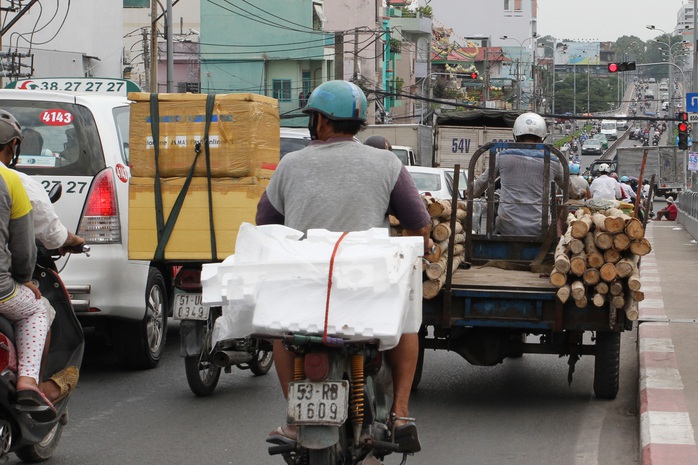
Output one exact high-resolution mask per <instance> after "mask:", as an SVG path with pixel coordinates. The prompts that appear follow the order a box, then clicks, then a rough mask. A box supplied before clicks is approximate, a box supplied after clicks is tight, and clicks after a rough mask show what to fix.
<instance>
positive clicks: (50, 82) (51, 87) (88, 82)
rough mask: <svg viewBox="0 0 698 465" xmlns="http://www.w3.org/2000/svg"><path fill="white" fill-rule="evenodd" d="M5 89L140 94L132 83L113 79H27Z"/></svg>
mask: <svg viewBox="0 0 698 465" xmlns="http://www.w3.org/2000/svg"><path fill="white" fill-rule="evenodd" d="M5 89H21V90H46V91H57V92H71V93H93V94H94V93H97V94H108V95H120V96H123V97H125V96H127V95H128V93H129V92H142V90H141V88H140V87H139V86H138V84H136V83H135V82H133V81H129V80H127V79H115V78H88V77H57V78H29V79H19V80H17V81H12V82H10V83H9V84H7V85H6V86H5Z"/></svg>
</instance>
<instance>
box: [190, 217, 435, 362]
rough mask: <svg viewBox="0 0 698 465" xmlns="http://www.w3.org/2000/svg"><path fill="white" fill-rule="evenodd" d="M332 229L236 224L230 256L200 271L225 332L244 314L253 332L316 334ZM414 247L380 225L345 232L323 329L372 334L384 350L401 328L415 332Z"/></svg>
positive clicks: (241, 325)
mask: <svg viewBox="0 0 698 465" xmlns="http://www.w3.org/2000/svg"><path fill="white" fill-rule="evenodd" d="M340 235H341V233H333V232H329V231H326V230H310V231H308V234H307V238H306V240H303V241H300V240H299V239H300V238H301V237H302V236H303V235H302V233H300V232H299V231H295V230H293V229H291V228H287V227H284V226H278V225H274V226H259V227H255V226H253V225H251V224H243V225H242V226H241V227H240V231H239V233H238V239H237V242H236V244H237V246H236V251H237V253H236V255H235V257H234V259H231V258H229V259H226V260H225V261H224V262H223V263H221V264H217V265H205V266H206V269H205V270H202V284H203V286H204V303H205V304H207V305H222V306H223V314H224V316H226V318H227V322H226V323H225V324H226V325H227V327H228V329H227V330H226V331H225V333H226V334H239V333H240V332H241V331H247V329H248V328H249V321H250V320H249V318H250V315H252V324H253V327H254V330H255V331H257V332H266V333H269V332H273V333H281V332H285V331H298V332H307V333H322V331H323V328H324V318H325V305H326V299H327V280H328V274H329V263H330V257H331V255H332V251H333V249H334V246H335V243H336V242H337V240H338V239H339V237H340ZM422 250H423V239H422V238H421V237H390V236H389V233H388V230H387V229H380V228H377V229H372V230H369V231H361V232H352V233H350V234H348V235H347V236H346V237H345V238H344V239H343V240H342V243H341V244H340V246H339V248H338V250H337V254H336V257H335V262H334V268H333V276H332V281H333V286H332V292H331V300H330V314H329V321H328V332H329V333H331V334H334V335H342V336H347V337H351V336H365V337H375V338H377V339H379V340H380V341H381V346H382V348H384V349H387V348H390V347H393V346H394V345H396V344H397V342H398V341H399V336H400V334H402V332H403V330H407V331H408V332H417V331H418V329H419V325H420V324H421V304H422V282H421V261H420V259H419V256H420V255H421V253H422ZM236 325H237V327H236ZM221 328H223V323H221ZM231 328H232V329H231ZM221 333H223V330H222V329H221ZM247 334H249V333H247ZM234 337H242V336H240V335H237V336H234Z"/></svg>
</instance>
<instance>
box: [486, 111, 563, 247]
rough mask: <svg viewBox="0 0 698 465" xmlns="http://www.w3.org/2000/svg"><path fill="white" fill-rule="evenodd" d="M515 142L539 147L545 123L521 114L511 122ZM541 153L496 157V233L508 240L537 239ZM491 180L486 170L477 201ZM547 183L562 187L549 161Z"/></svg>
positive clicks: (516, 151) (509, 152) (560, 171)
mask: <svg viewBox="0 0 698 465" xmlns="http://www.w3.org/2000/svg"><path fill="white" fill-rule="evenodd" d="M513 132H514V140H515V141H516V142H524V143H529V144H540V143H542V142H543V141H544V140H545V137H546V136H547V135H548V134H547V128H546V125H545V120H544V119H543V118H542V117H541V116H540V115H538V114H536V113H524V114H522V115H520V116H519V117H518V118H516V121H515V122H514V130H513ZM544 156H545V154H544V152H543V151H542V150H530V149H507V150H503V151H502V152H500V153H499V154H497V159H496V161H495V166H494V169H495V173H494V175H495V176H499V177H500V181H501V188H500V190H499V207H498V208H497V220H496V232H497V233H498V234H503V235H507V236H521V235H523V236H540V234H541V221H542V216H543V215H542V212H543V204H547V203H548V200H547V199H543V182H542V180H543V166H544V165H543V163H544V159H543V157H544ZM489 176H490V173H489V169H486V170H485V172H484V173H482V174H481V175H480V176H479V177H478V178H477V179H476V180H475V192H474V196H475V197H479V196H480V195H482V194H483V193H484V192H485V189H486V188H487V180H488V178H489ZM550 179H553V180H555V183H556V184H557V185H558V186H560V187H562V185H563V182H564V179H563V169H562V166H561V165H560V163H559V162H558V161H557V160H556V159H554V158H551V160H550Z"/></svg>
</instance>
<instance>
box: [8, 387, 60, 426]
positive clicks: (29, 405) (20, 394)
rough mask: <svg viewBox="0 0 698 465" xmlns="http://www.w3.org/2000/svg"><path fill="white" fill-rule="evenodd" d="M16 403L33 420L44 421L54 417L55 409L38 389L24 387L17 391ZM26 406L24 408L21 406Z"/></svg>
mask: <svg viewBox="0 0 698 465" xmlns="http://www.w3.org/2000/svg"><path fill="white" fill-rule="evenodd" d="M17 405H19V406H20V410H23V411H26V412H27V413H28V414H29V416H31V417H32V418H33V419H34V420H36V421H39V422H42V423H45V422H49V421H52V420H54V419H55V418H56V414H57V413H56V409H55V407H54V406H53V404H52V403H51V401H49V400H48V399H47V398H46V396H45V395H44V394H43V393H41V392H40V391H39V390H38V389H36V388H34V387H31V388H24V389H20V390H18V391H17ZM23 407H26V408H23Z"/></svg>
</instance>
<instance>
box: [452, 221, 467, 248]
mask: <svg viewBox="0 0 698 465" xmlns="http://www.w3.org/2000/svg"><path fill="white" fill-rule="evenodd" d="M456 224H460V223H456ZM461 228H462V226H461ZM456 229H458V228H456ZM453 243H454V244H465V234H462V233H461V234H456V235H455V236H453Z"/></svg>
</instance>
